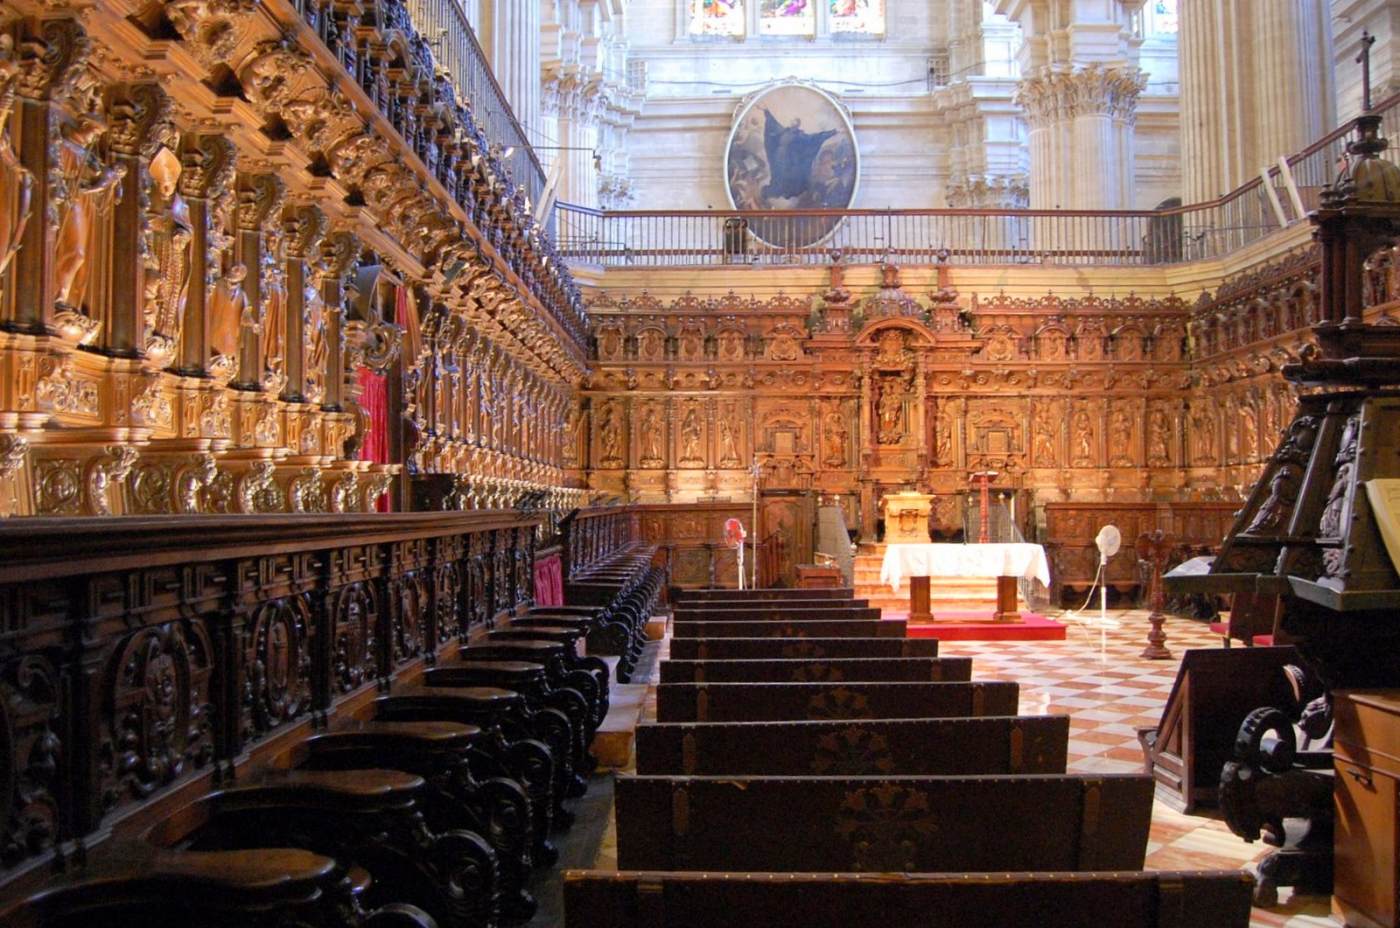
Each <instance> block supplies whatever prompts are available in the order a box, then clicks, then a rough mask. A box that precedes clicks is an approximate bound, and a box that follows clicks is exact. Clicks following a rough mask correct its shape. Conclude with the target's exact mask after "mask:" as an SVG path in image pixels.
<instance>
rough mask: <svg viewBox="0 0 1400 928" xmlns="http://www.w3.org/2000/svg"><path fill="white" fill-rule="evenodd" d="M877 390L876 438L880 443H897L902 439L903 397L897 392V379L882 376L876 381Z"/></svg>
mask: <svg viewBox="0 0 1400 928" xmlns="http://www.w3.org/2000/svg"><path fill="white" fill-rule="evenodd" d="M877 390H878V394H877V396H876V397H875V422H876V430H875V437H876V440H877V441H878V442H879V443H880V444H882V445H897V444H899V443H900V442H901V441H903V440H904V397H903V396H901V395H900V393H899V379H898V378H896V377H886V378H882V379H881V380H879V381H878V382H877Z"/></svg>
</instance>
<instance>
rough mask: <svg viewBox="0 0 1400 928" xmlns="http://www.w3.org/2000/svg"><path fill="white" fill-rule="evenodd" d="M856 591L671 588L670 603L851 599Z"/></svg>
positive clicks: (842, 589)
mask: <svg viewBox="0 0 1400 928" xmlns="http://www.w3.org/2000/svg"><path fill="white" fill-rule="evenodd" d="M855 595H856V591H855V590H854V589H852V588H850V587H842V588H837V589H821V590H801V589H786V588H784V589H757V590H734V589H725V588H723V587H716V588H700V589H690V590H683V589H680V588H678V587H672V588H671V602H673V603H676V604H677V605H679V604H682V603H690V602H703V601H707V600H724V599H729V600H746V601H747V600H769V599H771V600H790V599H799V600H800V599H852V598H854V597H855Z"/></svg>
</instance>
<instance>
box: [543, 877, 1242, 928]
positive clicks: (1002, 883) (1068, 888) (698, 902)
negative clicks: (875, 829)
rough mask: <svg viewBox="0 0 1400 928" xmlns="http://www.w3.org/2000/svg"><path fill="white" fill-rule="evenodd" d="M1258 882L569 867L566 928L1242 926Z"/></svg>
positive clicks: (1168, 878) (1165, 878)
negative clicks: (680, 870)
mask: <svg viewBox="0 0 1400 928" xmlns="http://www.w3.org/2000/svg"><path fill="white" fill-rule="evenodd" d="M1251 882H1252V881H1251V880H1250V877H1249V875H1248V874H1246V873H1243V872H1239V871H1225V872H1216V873H1198V872H1173V871H1159V872H1154V873H1124V872H1118V873H987V874H977V873H934V874H918V873H915V874H909V873H881V874H861V873H665V872H656V871H651V872H635V871H626V872H621V873H617V872H604V871H596V870H570V871H568V872H566V873H565V874H564V910H565V925H566V928H737V926H740V925H801V926H803V928H1012V926H1022V925H1033V926H1035V928H1104V926H1106V925H1108V926H1123V928H1127V926H1131V928H1186V926H1188V925H1189V926H1190V928H1247V926H1248V924H1249V918H1250V907H1249V895H1250V886H1251Z"/></svg>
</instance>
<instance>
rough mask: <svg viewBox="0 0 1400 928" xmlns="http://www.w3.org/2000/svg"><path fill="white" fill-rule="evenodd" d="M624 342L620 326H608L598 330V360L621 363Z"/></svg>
mask: <svg viewBox="0 0 1400 928" xmlns="http://www.w3.org/2000/svg"><path fill="white" fill-rule="evenodd" d="M623 345H624V340H623V336H622V327H621V326H620V325H607V326H603V327H602V328H600V329H599V330H598V360H600V361H621V360H622V359H623Z"/></svg>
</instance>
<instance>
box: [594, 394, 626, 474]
mask: <svg viewBox="0 0 1400 928" xmlns="http://www.w3.org/2000/svg"><path fill="white" fill-rule="evenodd" d="M598 435H599V438H600V440H601V443H602V449H601V451H602V454H601V455H600V456H599V463H600V464H601V465H602V466H603V467H618V466H620V465H621V464H622V435H621V430H620V428H619V426H618V421H617V407H616V406H614V405H613V404H612V403H609V404H608V405H606V406H604V407H603V420H602V422H600V423H599V424H598Z"/></svg>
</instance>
